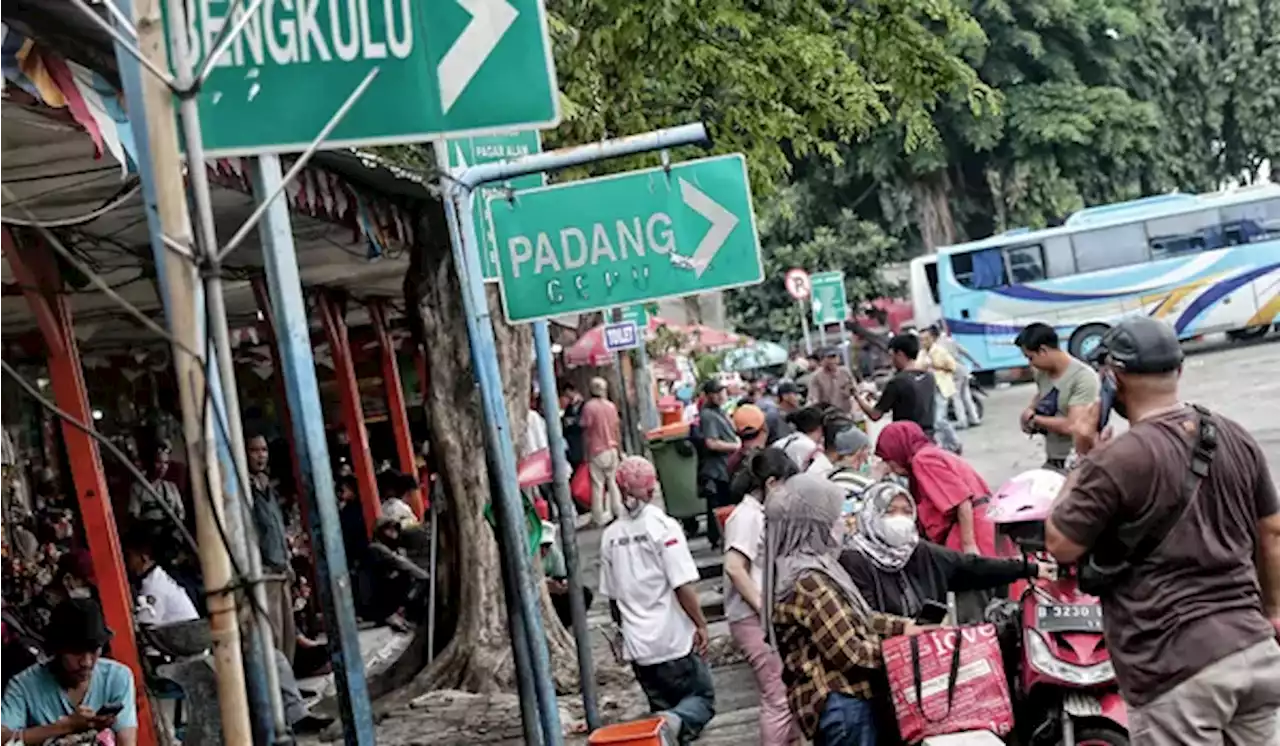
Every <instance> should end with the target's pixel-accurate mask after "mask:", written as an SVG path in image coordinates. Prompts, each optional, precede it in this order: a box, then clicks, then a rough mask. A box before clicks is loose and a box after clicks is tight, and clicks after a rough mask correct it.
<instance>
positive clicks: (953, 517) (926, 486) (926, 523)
mask: <svg viewBox="0 0 1280 746" xmlns="http://www.w3.org/2000/svg"><path fill="white" fill-rule="evenodd" d="M876 455H877V456H879V457H880V458H881V459H882V460H883V461H884V462H885V464H887V465H888V467H889V468H890V469H891V470H892V471H893V472H894V473H895V474H898V475H900V476H904V477H907V479H908V480H909V483H910V486H911V494H912V495H914V496H915V500H916V514H917V519H918V521H919V524H920V530H921V531H922V532H923V534H924V538H926V539H928V540H929V541H931V542H933V543H935V544H941V545H943V546H945V547H947V548H948V549H952V550H955V551H957V552H964V553H966V554H977V555H981V556H983V557H994V556H995V553H996V552H995V540H996V534H995V525H994V524H992V522H991V520H990V519H989V518H987V503H988V502H989V501H990V500H991V488H990V487H988V486H987V483H986V481H985V480H983V478H982V477H981V476H979V475H978V472H976V471H974V469H973V467H972V466H969V464H968V462H967V461H965V460H964V459H962V458H960V457H959V456H957V455H955V454H954V453H951V452H950V451H947V450H944V449H942V448H939V447H938V446H936V445H934V443H933V441H932V440H930V439H929V436H927V435H925V434H924V430H922V429H920V426H919V425H917V424H916V423H914V422H910V421H905V420H904V421H901V422H894V423H891V424H889V425H888V426H886V427H885V429H884V430H882V431H881V432H880V437H879V438H878V439H877V440H876ZM989 595H990V594H983V593H981V592H974V591H971V592H967V593H964V594H962V595H960V596H959V597H958V598H957V604H956V605H957V607H958V608H957V615H958V617H959V619H958V621H959V622H960V623H962V624H970V623H974V622H978V621H981V619H982V612H983V609H984V608H985V607H986V603H987V600H988V599H989Z"/></svg>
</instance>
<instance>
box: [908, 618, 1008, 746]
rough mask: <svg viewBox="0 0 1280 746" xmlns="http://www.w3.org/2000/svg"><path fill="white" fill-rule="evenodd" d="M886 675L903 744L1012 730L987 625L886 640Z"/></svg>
mask: <svg viewBox="0 0 1280 746" xmlns="http://www.w3.org/2000/svg"><path fill="white" fill-rule="evenodd" d="M884 664H885V671H886V672H887V673H888V677H889V690H890V693H891V695H892V697H893V710H894V713H895V714H896V715H897V716H898V730H899V732H901V733H902V740H903V741H905V742H907V743H918V742H920V741H921V740H923V739H925V738H928V737H930V736H940V735H946V734H948V733H960V732H963V731H972V730H989V731H991V732H993V733H996V734H997V735H1001V736H1003V735H1006V734H1008V733H1009V731H1011V730H1012V729H1013V704H1012V703H1011V701H1010V699H1009V683H1008V680H1007V679H1006V678H1005V673H1004V663H1003V661H1002V660H1001V657H1000V641H999V640H998V639H997V638H996V628H995V626H994V625H991V624H982V625H978V626H976V627H953V628H948V629H937V630H933V631H930V632H925V633H923V634H919V635H915V636H912V637H893V638H890V639H888V640H885V642H884Z"/></svg>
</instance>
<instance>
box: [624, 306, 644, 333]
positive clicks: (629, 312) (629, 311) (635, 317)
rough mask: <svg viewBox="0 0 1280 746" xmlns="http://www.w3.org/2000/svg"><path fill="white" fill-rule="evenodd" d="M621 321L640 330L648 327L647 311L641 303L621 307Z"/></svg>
mask: <svg viewBox="0 0 1280 746" xmlns="http://www.w3.org/2000/svg"><path fill="white" fill-rule="evenodd" d="M621 310H622V320H623V321H630V322H631V323H633V324H635V325H636V326H638V327H640V328H641V329H644V328H646V327H647V326H649V309H647V308H645V304H643V303H632V304H631V305H629V306H623V307H622V309H621Z"/></svg>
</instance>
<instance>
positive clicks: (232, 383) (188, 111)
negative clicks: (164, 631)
mask: <svg viewBox="0 0 1280 746" xmlns="http://www.w3.org/2000/svg"><path fill="white" fill-rule="evenodd" d="M168 11H169V37H170V39H172V40H173V42H174V43H173V49H174V59H173V63H174V64H173V71H174V74H175V76H176V77H177V79H178V81H180V83H186V82H190V81H192V76H193V75H194V73H195V64H194V59H193V57H194V53H193V50H191V48H190V44H189V43H188V42H187V40H188V39H189V37H188V36H187V34H186V33H185V32H186V29H187V18H186V9H185V7H184V2H183V0H169V2H168ZM195 96H196V91H194V90H192V91H188V92H186V93H180V94H179V95H178V119H179V121H180V123H181V125H182V137H183V141H184V144H185V145H186V150H187V160H188V163H196V164H200V165H199V166H198V167H196V168H188V169H187V179H188V184H189V187H190V191H191V197H192V199H191V202H192V205H193V207H194V208H195V218H196V221H195V223H196V235H197V237H198V239H199V244H198V245H199V249H200V251H199V254H200V255H201V262H202V264H203V266H202V271H201V275H202V278H203V282H204V296H205V298H206V301H207V303H208V306H207V310H206V317H207V319H206V320H207V323H208V326H209V333H210V335H211V337H212V341H213V350H214V356H215V359H216V361H217V365H218V379H219V383H220V384H221V390H222V400H223V403H224V408H223V411H222V413H221V419H222V422H223V424H225V425H226V428H225V431H222V430H220V431H219V433H218V436H219V438H218V445H219V450H222V449H224V448H225V449H228V450H229V451H230V453H229V456H230V460H231V464H232V468H233V472H232V473H231V474H230V475H228V477H229V478H228V479H227V482H226V485H227V499H228V500H229V501H231V503H232V504H231V506H230V510H229V511H228V512H227V523H228V528H229V530H228V533H229V534H231V535H232V536H236V537H237V543H239V544H240V545H241V546H240V547H237V550H238V551H237V552H236V554H237V555H238V556H239V557H240V558H241V559H243V560H245V561H246V565H247V569H248V571H249V582H250V586H249V588H250V591H249V592H250V593H251V594H252V595H253V604H254V606H255V613H254V615H253V620H254V626H255V627H256V631H257V638H256V639H255V640H254V641H253V646H252V647H253V650H254V656H256V657H258V660H259V661H264V662H265V661H266V660H267V659H268V658H270V657H271V656H272V655H273V653H272V648H274V647H275V642H274V641H273V639H272V630H271V620H270V619H269V618H268V616H267V613H266V609H267V589H266V587H265V586H264V585H263V582H264V581H263V580H262V551H261V547H260V546H259V543H258V538H259V537H258V536H257V532H256V531H255V530H254V528H253V520H252V514H251V511H250V505H251V504H252V500H253V492H252V491H251V489H250V487H249V462H248V459H247V457H246V453H245V441H244V427H243V425H242V424H241V422H240V395H239V392H238V390H237V388H236V379H235V364H234V362H233V360H232V356H231V331H230V329H229V328H228V326H227V307H226V301H225V298H224V297H223V293H222V265H221V262H220V261H219V259H218V257H217V252H218V237H217V231H216V229H215V227H214V216H213V198H212V195H211V194H210V192H209V172H208V170H207V169H206V168H205V167H204V163H205V158H204V145H203V141H202V138H201V133H200V112H199V110H198V108H197V106H196V100H195ZM214 417H215V418H218V417H219V413H218V408H217V407H216V406H215V407H214ZM241 527H243V528H241ZM246 539H247V540H246ZM283 582H286V583H287V582H289V581H288V580H285V581H283ZM262 668H263V671H264V673H265V679H266V697H267V701H268V702H269V703H270V706H271V720H272V728H273V732H274V733H275V734H277V735H283V734H285V733H288V732H289V724H288V722H287V721H286V720H285V714H284V700H283V697H282V695H281V694H280V676H279V672H278V671H277V670H276V667H275V665H274V661H273V664H272V665H263V666H262Z"/></svg>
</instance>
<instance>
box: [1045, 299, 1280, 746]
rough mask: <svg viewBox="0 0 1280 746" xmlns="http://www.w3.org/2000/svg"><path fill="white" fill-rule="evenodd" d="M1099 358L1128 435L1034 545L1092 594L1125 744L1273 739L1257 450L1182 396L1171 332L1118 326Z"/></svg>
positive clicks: (1274, 666)
mask: <svg viewBox="0 0 1280 746" xmlns="http://www.w3.org/2000/svg"><path fill="white" fill-rule="evenodd" d="M1098 353H1099V356H1100V359H1101V362H1102V363H1103V365H1104V369H1103V370H1104V375H1107V376H1108V377H1114V380H1115V391H1116V396H1115V405H1114V406H1115V413H1116V414H1118V415H1119V416H1121V417H1124V418H1125V419H1127V420H1128V421H1129V431H1128V432H1126V433H1124V434H1123V435H1119V436H1117V437H1116V438H1115V439H1114V440H1111V441H1108V439H1107V437H1106V436H1105V435H1104V436H1102V437H1101V438H1100V440H1101V441H1102V442H1101V443H1100V444H1099V445H1097V446H1095V447H1094V449H1093V450H1092V451H1090V453H1089V455H1088V456H1086V457H1085V458H1084V460H1083V462H1082V463H1081V465H1080V468H1079V469H1077V470H1075V471H1073V472H1072V473H1071V475H1070V476H1069V477H1068V478H1067V482H1066V484H1065V485H1064V486H1063V488H1062V492H1061V494H1059V496H1058V499H1057V501H1056V502H1055V503H1054V507H1053V511H1052V513H1051V515H1050V517H1049V520H1048V522H1047V523H1046V526H1045V543H1046V546H1047V547H1048V550H1049V551H1050V552H1051V553H1052V554H1053V555H1054V556H1055V557H1056V558H1057V559H1058V560H1060V561H1062V562H1070V563H1075V564H1077V566H1078V568H1079V573H1080V574H1079V577H1080V580H1081V584H1082V586H1083V585H1084V584H1085V582H1086V581H1090V582H1092V583H1093V584H1094V585H1095V586H1097V590H1095V591H1093V592H1095V593H1097V594H1098V595H1100V596H1101V598H1102V608H1103V612H1104V616H1103V619H1104V626H1105V631H1106V641H1107V649H1108V650H1109V651H1110V652H1111V662H1112V663H1113V664H1114V665H1115V672H1116V681H1117V682H1118V683H1119V684H1120V691H1121V693H1122V694H1123V695H1124V699H1125V703H1126V704H1127V705H1128V706H1129V722H1130V725H1131V733H1132V734H1133V739H1132V742H1133V743H1134V744H1135V746H1201V744H1204V745H1206V746H1208V745H1209V744H1221V743H1224V742H1225V743H1228V744H1233V746H1275V744H1276V743H1277V740H1276V712H1277V710H1278V709H1280V645H1277V644H1276V634H1277V631H1280V498H1277V496H1276V487H1275V482H1274V481H1273V480H1272V477H1271V474H1270V472H1269V470H1268V467H1267V459H1266V456H1265V454H1264V453H1263V452H1262V449H1261V448H1260V447H1259V445H1258V443H1257V441H1255V440H1254V439H1253V437H1252V436H1250V435H1249V433H1248V432H1246V431H1245V429H1244V428H1242V427H1241V426H1240V425H1239V424H1237V423H1235V422H1233V421H1231V420H1229V419H1227V418H1226V417H1223V416H1222V415H1220V414H1218V413H1216V412H1210V411H1208V410H1201V409H1200V408H1197V407H1194V406H1190V405H1187V404H1185V403H1184V402H1183V401H1182V400H1181V399H1180V397H1179V395H1178V380H1179V377H1180V375H1181V373H1182V349H1181V348H1180V346H1179V344H1178V337H1177V335H1176V334H1175V333H1174V331H1173V329H1172V328H1170V327H1169V325H1167V324H1165V323H1163V322H1161V321H1157V320H1155V319H1151V318H1148V317H1146V316H1140V317H1136V318H1133V319H1126V320H1125V321H1122V322H1121V323H1119V324H1117V325H1116V326H1115V327H1114V328H1112V329H1111V330H1110V331H1109V332H1107V334H1106V336H1104V337H1103V338H1102V342H1101V343H1100V344H1099V348H1098ZM1094 409H1095V412H1093V413H1091V415H1090V417H1089V418H1088V420H1087V421H1086V422H1088V423H1094V425H1095V426H1096V422H1097V414H1096V408H1094ZM1113 568H1114V569H1113Z"/></svg>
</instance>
